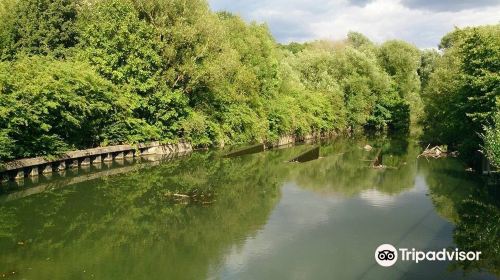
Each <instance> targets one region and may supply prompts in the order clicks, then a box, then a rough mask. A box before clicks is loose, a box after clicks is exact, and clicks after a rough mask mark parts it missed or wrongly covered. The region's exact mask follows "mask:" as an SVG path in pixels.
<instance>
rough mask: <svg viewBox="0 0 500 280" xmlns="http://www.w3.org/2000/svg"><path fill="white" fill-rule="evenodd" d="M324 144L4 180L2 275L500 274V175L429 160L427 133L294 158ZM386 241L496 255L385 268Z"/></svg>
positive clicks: (39, 279) (41, 278)
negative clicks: (423, 142) (380, 260)
mask: <svg viewBox="0 0 500 280" xmlns="http://www.w3.org/2000/svg"><path fill="white" fill-rule="evenodd" d="M366 144H370V145H371V146H373V149H372V150H371V151H366V150H365V149H363V147H364V146H365V145H366ZM317 145H318V144H303V145H297V146H293V147H288V148H283V149H275V150H269V151H265V152H260V153H255V154H248V155H243V156H239V157H232V158H225V157H223V156H222V155H223V154H224V153H225V152H224V151H217V150H210V151H201V152H194V153H192V154H190V155H188V156H185V157H183V158H179V159H170V160H165V161H162V162H159V163H155V164H149V163H129V164H126V165H124V166H116V167H110V168H109V171H110V172H108V173H104V174H106V175H105V176H93V174H100V173H99V172H101V173H102V171H99V170H88V171H85V174H70V173H68V174H66V176H65V177H61V176H54V177H53V178H48V179H47V178H40V179H39V180H38V182H35V183H31V184H25V185H24V186H14V187H12V186H11V187H5V186H4V187H3V189H2V194H1V195H0V252H1V253H0V278H2V277H3V278H6V279H7V278H8V279H34V280H45V279H51V280H53V279H497V277H498V276H500V240H499V239H500V237H499V232H500V229H499V228H500V210H499V209H500V207H499V204H500V203H499V201H500V198H499V197H500V196H499V188H498V186H493V185H489V184H487V183H486V182H485V180H484V179H483V178H482V177H480V176H478V175H475V174H473V173H468V172H465V166H464V165H463V164H462V163H461V162H460V161H459V160H458V159H454V158H446V159H438V160H426V159H424V158H420V159H417V155H418V153H419V151H420V148H419V146H418V145H417V143H416V141H415V140H413V139H390V138H387V137H378V138H369V139H368V138H356V139H344V138H338V139H334V140H329V141H325V142H322V143H321V144H319V146H320V153H319V156H320V157H319V158H318V159H314V160H311V161H307V162H302V163H291V162H288V161H289V160H290V159H292V158H295V157H296V156H298V155H300V154H301V153H303V152H305V151H307V150H309V149H312V148H313V147H315V146H317ZM377 155H379V156H378V157H377ZM374 158H378V164H382V165H383V167H381V168H373V167H372V161H373V160H374ZM125 168H126V169H125ZM120 169H124V170H126V172H125V171H124V172H114V174H113V172H111V171H113V170H120ZM59 177H61V178H59ZM82 178H83V179H82ZM384 243H390V244H392V245H394V246H395V247H397V248H409V249H410V250H411V249H412V248H415V249H417V250H422V251H429V250H442V249H443V248H448V249H450V250H453V249H454V248H456V247H458V248H459V249H461V250H466V251H469V250H470V251H478V250H479V251H481V252H482V254H481V258H480V260H478V261H462V262H460V261H436V262H431V261H423V262H420V263H418V264H417V263H415V262H410V261H406V262H404V261H398V262H397V263H396V264H395V265H394V266H392V267H381V266H379V265H378V264H377V262H376V261H375V258H374V252H375V248H377V247H378V246H379V245H380V244H384Z"/></svg>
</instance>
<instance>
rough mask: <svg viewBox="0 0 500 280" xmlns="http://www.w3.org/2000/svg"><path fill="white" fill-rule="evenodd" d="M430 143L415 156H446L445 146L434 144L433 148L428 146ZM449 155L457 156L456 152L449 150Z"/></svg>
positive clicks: (446, 149)
mask: <svg viewBox="0 0 500 280" xmlns="http://www.w3.org/2000/svg"><path fill="white" fill-rule="evenodd" d="M429 147H430V144H429V145H427V148H425V150H424V151H423V152H422V153H421V154H420V155H418V157H417V158H419V157H421V156H423V157H425V158H443V157H447V156H448V148H447V147H446V146H435V147H433V148H429ZM449 155H450V156H452V157H456V156H458V152H456V151H455V152H451V153H449Z"/></svg>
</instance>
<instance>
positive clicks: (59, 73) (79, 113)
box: [0, 56, 127, 159]
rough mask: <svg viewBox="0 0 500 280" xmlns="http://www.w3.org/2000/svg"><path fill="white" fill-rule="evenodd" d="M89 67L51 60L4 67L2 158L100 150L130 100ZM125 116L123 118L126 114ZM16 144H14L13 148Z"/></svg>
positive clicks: (0, 73) (0, 66) (0, 74)
mask: <svg viewBox="0 0 500 280" xmlns="http://www.w3.org/2000/svg"><path fill="white" fill-rule="evenodd" d="M116 93H117V89H116V87H114V86H113V84H111V83H110V82H108V81H106V80H104V79H103V78H101V77H100V76H99V75H97V73H95V72H94V71H93V70H92V69H91V68H90V66H89V65H88V64H85V63H82V62H73V61H65V62H61V61H58V60H55V59H53V58H50V57H39V56H33V57H24V58H20V59H19V60H17V61H15V62H3V63H0V108H1V110H0V131H1V134H0V141H2V143H3V144H8V146H7V147H9V146H10V148H11V149H9V150H10V153H11V154H10V155H9V153H8V152H6V151H3V152H2V159H4V158H9V157H11V156H14V157H31V156H40V155H50V154H57V153H60V152H62V151H65V150H68V149H76V148H87V147H92V146H97V145H99V144H101V143H102V142H104V141H106V140H112V139H105V137H104V134H105V131H106V128H108V127H109V126H112V125H117V124H118V123H119V122H120V119H122V117H119V116H118V115H119V114H121V113H122V112H125V111H126V107H125V106H126V102H127V100H120V99H119V98H118V95H117V94H116ZM122 116H123V115H122ZM12 144H15V146H14V147H12Z"/></svg>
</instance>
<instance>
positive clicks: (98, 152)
mask: <svg viewBox="0 0 500 280" xmlns="http://www.w3.org/2000/svg"><path fill="white" fill-rule="evenodd" d="M336 136H337V134H336V133H328V134H319V133H313V134H308V135H305V136H293V135H287V136H283V137H280V138H279V139H278V140H277V141H263V143H262V144H263V145H264V146H265V147H267V148H277V147H280V146H285V145H290V144H295V143H301V142H307V141H312V140H315V139H321V138H332V137H336ZM193 150H194V147H193V145H192V144H191V143H187V142H180V143H177V144H160V142H151V143H148V144H139V145H135V146H134V145H116V146H108V147H99V148H92V149H86V150H77V151H70V152H66V153H63V154H61V155H58V156H55V157H50V158H49V157H36V158H26V159H19V160H14V161H10V162H7V163H4V164H2V165H1V166H0V182H6V181H15V180H23V179H24V178H27V177H37V176H39V175H46V174H51V173H56V172H63V171H65V170H68V169H76V168H81V167H85V166H94V165H100V164H102V163H106V162H113V161H121V160H125V159H129V158H138V157H145V156H148V157H149V156H152V155H160V156H170V157H175V156H176V155H185V154H187V153H191V152H192V151H193Z"/></svg>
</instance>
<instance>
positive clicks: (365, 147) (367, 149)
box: [363, 144, 373, 152]
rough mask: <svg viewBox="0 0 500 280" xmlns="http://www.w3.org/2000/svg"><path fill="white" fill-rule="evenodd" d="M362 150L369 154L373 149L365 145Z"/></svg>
mask: <svg viewBox="0 0 500 280" xmlns="http://www.w3.org/2000/svg"><path fill="white" fill-rule="evenodd" d="M363 149H364V150H365V151H367V152H369V151H371V150H372V149H373V147H372V146H370V145H368V144H366V145H365V146H364V147H363Z"/></svg>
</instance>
